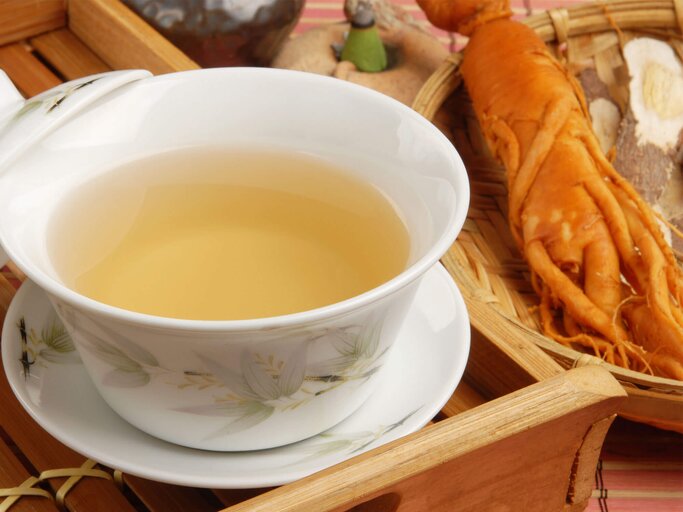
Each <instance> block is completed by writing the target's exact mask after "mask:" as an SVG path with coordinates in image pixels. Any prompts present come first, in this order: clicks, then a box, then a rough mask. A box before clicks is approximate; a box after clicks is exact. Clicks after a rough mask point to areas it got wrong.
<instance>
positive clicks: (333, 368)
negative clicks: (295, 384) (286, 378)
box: [309, 354, 357, 376]
mask: <svg viewBox="0 0 683 512" xmlns="http://www.w3.org/2000/svg"><path fill="white" fill-rule="evenodd" d="M356 361H357V358H356V356H355V355H354V354H349V355H342V356H339V357H333V358H332V359H328V360H326V361H321V362H319V363H316V364H314V365H311V367H310V368H309V373H310V374H311V375H315V376H329V375H339V374H341V373H344V372H345V371H346V370H348V369H349V368H350V367H351V366H353V365H354V364H355V363H356Z"/></svg>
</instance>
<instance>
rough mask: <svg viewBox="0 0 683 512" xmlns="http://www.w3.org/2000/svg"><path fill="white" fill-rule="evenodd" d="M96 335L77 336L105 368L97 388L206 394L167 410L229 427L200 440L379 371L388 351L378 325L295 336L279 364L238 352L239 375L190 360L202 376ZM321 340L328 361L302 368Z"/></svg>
mask: <svg viewBox="0 0 683 512" xmlns="http://www.w3.org/2000/svg"><path fill="white" fill-rule="evenodd" d="M98 329H99V330H100V331H101V332H102V334H103V335H97V334H95V333H94V332H92V331H91V330H88V331H87V332H86V331H83V334H84V338H85V339H86V340H87V342H86V343H85V344H84V347H85V348H86V349H87V350H88V351H89V352H90V353H92V354H93V355H94V356H95V357H97V358H98V359H99V360H100V361H102V362H104V363H106V364H107V365H109V366H111V367H112V369H111V370H110V371H109V372H107V373H106V374H105V375H104V377H103V379H102V384H103V385H104V386H113V387H121V388H134V387H140V386H145V385H147V384H149V383H150V382H151V381H152V379H154V378H164V379H165V380H164V382H165V383H167V384H169V385H172V386H174V387H176V388H178V389H179V390H182V389H190V388H194V389H196V390H199V391H203V390H206V389H210V390H211V391H212V392H213V395H212V401H210V402H209V403H204V404H200V405H188V406H183V407H178V408H175V409H174V410H176V411H178V412H183V413H188V414H194V415H199V416H212V417H223V418H226V419H229V420H230V421H229V422H228V423H227V424H226V425H225V426H224V427H222V428H220V429H219V430H218V431H216V432H214V433H213V434H211V435H210V436H208V437H207V439H213V438H214V437H218V436H222V435H228V434H231V433H235V432H239V431H242V430H244V429H247V428H249V427H251V426H254V425H256V424H258V423H260V422H262V421H264V420H266V419H268V418H269V417H271V416H272V415H273V414H274V413H278V412H284V411H287V410H293V409H296V408H298V407H301V406H303V405H305V404H307V403H308V402H310V401H311V400H313V399H314V398H315V397H318V396H320V395H323V394H325V393H328V392H330V391H332V390H334V389H336V388H338V387H340V386H342V385H343V384H345V383H347V382H351V381H363V380H367V379H369V378H370V377H372V376H373V375H374V374H375V373H376V372H377V371H378V370H379V369H380V367H381V359H382V358H383V356H384V355H385V353H386V351H387V350H388V348H385V349H383V350H379V346H380V337H381V330H382V321H380V320H378V321H374V322H371V323H369V324H368V325H366V326H346V327H338V328H326V329H323V330H318V331H313V332H302V333H300V334H301V341H300V342H299V343H298V345H297V346H296V347H295V349H294V350H292V351H291V352H290V353H289V354H288V355H287V357H286V358H282V357H280V356H278V355H276V354H273V353H267V352H266V353H263V352H262V351H259V350H252V349H248V348H244V349H243V350H242V352H241V357H240V362H239V370H236V369H231V368H228V367H226V366H224V365H222V364H221V363H220V362H218V360H219V359H220V358H219V357H216V358H209V357H207V356H206V355H202V354H196V357H197V359H199V361H201V363H202V365H203V367H204V368H203V369H201V370H198V369H182V370H175V369H170V368H165V367H163V366H162V365H161V364H160V363H159V360H158V358H157V357H155V356H154V354H152V353H151V352H149V351H148V350H147V349H145V348H143V347H142V346H140V345H139V344H137V343H135V342H133V341H132V340H130V339H127V338H126V337H125V336H122V335H121V334H119V333H117V332H115V331H113V330H112V329H109V328H107V327H106V326H103V325H98ZM288 336H291V333H288ZM105 337H106V338H107V339H105ZM322 338H326V339H328V340H329V339H331V340H332V341H331V345H332V346H333V347H334V350H335V352H336V355H335V357H332V358H329V359H327V360H325V361H318V362H309V361H308V353H309V349H310V347H311V344H314V343H316V341H318V340H320V339H322Z"/></svg>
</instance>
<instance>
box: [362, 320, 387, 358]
mask: <svg viewBox="0 0 683 512" xmlns="http://www.w3.org/2000/svg"><path fill="white" fill-rule="evenodd" d="M381 335H382V323H381V322H376V323H374V324H371V325H370V327H369V328H368V329H363V330H362V331H361V332H360V333H359V335H358V337H357V338H356V340H357V349H358V353H360V354H362V355H363V356H365V357H372V356H373V355H374V354H375V352H377V348H378V347H379V340H380V338H381Z"/></svg>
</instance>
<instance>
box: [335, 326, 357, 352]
mask: <svg viewBox="0 0 683 512" xmlns="http://www.w3.org/2000/svg"><path fill="white" fill-rule="evenodd" d="M332 337H333V338H332V346H334V348H335V350H336V351H337V352H339V353H340V354H342V355H345V356H352V355H355V354H356V340H355V338H356V336H355V335H354V334H353V333H350V332H348V331H345V330H342V329H337V330H336V331H335V332H334V334H332Z"/></svg>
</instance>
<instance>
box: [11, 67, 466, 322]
mask: <svg viewBox="0 0 683 512" xmlns="http://www.w3.org/2000/svg"><path fill="white" fill-rule="evenodd" d="M223 73H229V74H238V73H239V74H241V75H245V74H249V73H251V74H255V75H270V76H273V75H275V74H278V75H280V76H282V77H284V78H285V79H291V80H299V81H303V82H309V83H313V84H315V86H316V87H327V88H330V87H337V88H339V89H340V90H341V91H342V92H345V93H346V94H355V95H364V96H366V97H368V98H371V99H372V100H373V101H376V102H379V103H381V104H384V105H385V107H386V108H387V109H393V110H396V111H398V112H400V113H401V115H402V117H403V118H408V119H409V120H410V121H411V122H413V123H417V125H418V126H422V127H423V128H426V129H427V131H428V132H430V133H431V135H432V137H433V143H434V144H438V145H440V146H442V147H443V148H444V149H445V150H446V151H445V152H444V154H446V155H448V156H449V160H450V165H449V167H448V169H447V171H448V182H449V183H450V184H451V185H452V186H453V191H454V202H455V206H454V208H453V209H452V210H451V214H450V218H449V219H448V221H447V223H446V229H444V231H443V232H442V234H441V236H439V238H438V239H437V240H436V241H435V242H434V243H433V244H432V246H431V247H430V248H429V249H428V250H427V251H426V253H425V254H424V255H423V256H422V257H421V258H419V259H418V260H417V261H415V262H414V263H413V264H412V265H410V266H409V267H407V268H406V269H404V270H403V271H402V272H401V273H400V274H398V275H397V276H395V277H393V278H392V279H390V280H389V281H386V282H385V283H382V284H381V285H379V286H377V287H375V288H372V289H370V290H368V291H366V292H364V293H362V294H359V295H356V296H354V297H351V298H349V299H345V300H343V301H340V302H336V303H333V304H329V305H326V306H322V307H319V308H315V309H311V310H307V311H301V312H296V313H289V314H285V315H278V316H270V317H263V318H250V319H241V320H192V319H182V318H171V317H162V316H156V315H150V314H147V313H140V312H136V311H131V310H127V309H123V308H120V307H116V306H111V305H109V304H105V303H102V302H99V301H97V300H95V299H91V298H89V297H87V296H85V295H81V294H79V293H77V292H75V291H73V290H71V289H70V288H68V287H67V286H65V285H64V284H62V283H60V282H59V281H58V280H56V279H54V278H52V277H50V276H48V275H47V274H45V273H44V272H41V271H34V269H33V265H32V264H30V263H27V262H26V261H25V260H24V259H23V258H21V256H20V255H19V254H17V252H15V251H14V250H13V249H12V247H11V245H9V244H6V243H5V242H6V241H5V234H4V233H3V232H0V242H1V243H2V246H3V248H4V249H5V251H6V252H7V254H8V256H9V257H10V259H11V260H12V261H13V262H14V263H15V264H16V265H17V266H18V267H19V268H20V269H21V270H22V271H23V272H24V273H25V274H26V276H27V277H28V278H29V279H31V280H32V281H33V282H35V283H36V284H37V285H38V286H40V288H42V289H43V290H45V291H46V292H47V293H48V295H53V296H55V297H57V298H59V299H61V300H63V301H64V302H66V303H68V304H70V305H71V306H72V307H75V308H76V309H82V310H86V311H89V312H91V313H95V314H97V315H100V316H106V317H112V318H113V319H116V320H117V321H119V322H123V323H127V324H131V325H142V326H145V327H151V328H161V329H172V330H177V331H204V332H220V331H226V332H227V331H229V332H237V331H256V330H264V329H276V328H284V327H292V326H296V325H306V324H311V323H317V322H320V321H324V320H328V319H330V318H334V317H339V316H343V315H346V314H348V313H351V312H353V311H354V310H359V309H361V308H363V307H366V306H368V305H370V304H372V303H374V302H376V301H378V300H380V299H383V298H385V297H387V296H389V295H391V294H393V293H395V292H397V291H399V290H400V289H402V288H404V287H406V286H408V285H409V284H410V283H412V282H413V281H415V280H417V279H418V278H420V277H421V276H422V275H424V273H425V272H426V271H427V270H429V269H430V268H431V267H432V266H433V265H434V264H436V263H437V262H438V261H439V259H440V258H441V256H442V255H443V254H445V253H446V252H447V251H448V248H449V247H450V246H451V244H452V243H453V242H454V241H455V238H456V237H457V235H458V233H459V232H460V230H461V229H462V226H463V224H464V222H465V219H466V216H467V211H468V208H469V200H470V189H469V180H468V176H467V171H466V169H465V165H464V163H463V161H462V159H461V157H460V155H459V154H458V152H457V150H456V149H455V147H454V146H453V144H452V143H451V142H450V141H449V140H448V138H447V137H446V136H445V135H444V134H443V133H442V132H441V131H440V130H439V129H438V128H437V127H436V126H435V125H433V124H432V123H431V122H430V121H429V120H427V119H426V118H425V117H423V116H422V115H420V114H419V113H417V112H416V111H414V110H413V109H411V108H410V107H408V106H406V105H404V104H403V103H401V102H399V101H398V100H395V99H393V98H391V97H389V96H386V95H384V94H382V93H379V92H377V91H374V90H372V89H370V88H367V87H364V86H361V85H357V84H354V83H351V82H347V81H344V80H339V79H337V78H333V77H327V76H321V75H316V74H313V73H306V72H302V71H293V70H284V69H275V68H240V67H233V68H209V69H198V70H190V71H180V72H177V73H168V74H165V75H159V76H151V77H149V78H145V79H143V80H142V81H143V82H163V81H167V80H179V79H184V78H185V77H187V76H189V75H195V74H205V75H208V74H223ZM288 77H290V78H288ZM262 79H263V80H268V79H269V77H264V78H262Z"/></svg>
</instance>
